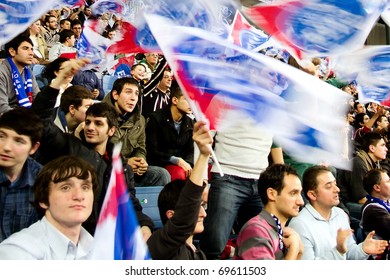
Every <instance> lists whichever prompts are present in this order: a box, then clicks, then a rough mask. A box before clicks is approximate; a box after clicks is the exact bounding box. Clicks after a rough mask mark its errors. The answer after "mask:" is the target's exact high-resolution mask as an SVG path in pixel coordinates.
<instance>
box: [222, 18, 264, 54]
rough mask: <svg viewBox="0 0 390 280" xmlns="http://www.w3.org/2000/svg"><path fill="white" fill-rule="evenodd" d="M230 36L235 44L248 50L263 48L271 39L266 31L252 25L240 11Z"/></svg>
mask: <svg viewBox="0 0 390 280" xmlns="http://www.w3.org/2000/svg"><path fill="white" fill-rule="evenodd" d="M230 36H231V38H232V39H233V43H234V44H236V45H237V46H241V47H243V48H245V49H247V50H253V49H258V48H262V45H263V44H264V43H266V42H267V41H268V39H269V36H268V35H267V34H266V33H264V31H262V30H260V29H257V28H255V27H253V26H252V25H250V24H249V23H248V21H247V20H246V19H245V18H244V17H243V15H242V14H241V13H240V12H239V11H238V10H237V12H236V15H235V16H234V20H233V24H232V29H231V34H230ZM264 48H265V47H264Z"/></svg>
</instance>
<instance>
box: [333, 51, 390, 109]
mask: <svg viewBox="0 0 390 280" xmlns="http://www.w3.org/2000/svg"><path fill="white" fill-rule="evenodd" d="M335 71H336V73H337V76H338V77H340V78H342V79H344V80H348V81H352V80H355V81H356V83H357V84H358V85H359V87H360V90H359V100H361V101H362V102H364V100H367V101H369V100H371V101H372V100H376V101H379V102H381V101H384V100H386V99H388V98H389V92H390V84H389V80H390V46H368V47H365V48H363V49H361V50H358V51H355V52H352V53H349V54H348V55H343V56H341V57H339V58H338V59H337V64H336V66H335Z"/></svg>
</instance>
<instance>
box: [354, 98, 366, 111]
mask: <svg viewBox="0 0 390 280" xmlns="http://www.w3.org/2000/svg"><path fill="white" fill-rule="evenodd" d="M359 104H363V103H362V102H360V101H358V100H356V101H355V103H353V108H354V109H355V110H357V106H358V105H359ZM363 106H364V104H363ZM364 107H366V106H364Z"/></svg>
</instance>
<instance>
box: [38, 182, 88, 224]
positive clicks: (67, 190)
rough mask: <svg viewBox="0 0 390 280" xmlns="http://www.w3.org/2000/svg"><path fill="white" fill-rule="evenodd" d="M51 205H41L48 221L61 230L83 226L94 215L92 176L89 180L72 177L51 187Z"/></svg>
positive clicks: (51, 184) (52, 183)
mask: <svg viewBox="0 0 390 280" xmlns="http://www.w3.org/2000/svg"><path fill="white" fill-rule="evenodd" d="M48 201H49V203H48V204H47V205H46V204H45V203H42V202H41V203H40V206H41V207H42V208H43V209H46V212H45V217H46V218H47V220H48V221H49V222H50V223H51V224H52V225H54V226H55V227H56V228H58V229H59V230H60V231H61V229H66V228H72V227H78V226H81V224H82V223H83V222H85V221H86V220H87V219H88V217H89V216H90V215H91V213H92V206H93V188H92V179H91V174H89V176H88V179H85V180H83V179H78V178H77V177H71V178H68V179H66V180H65V181H62V182H58V183H54V182H51V183H50V186H49V199H48Z"/></svg>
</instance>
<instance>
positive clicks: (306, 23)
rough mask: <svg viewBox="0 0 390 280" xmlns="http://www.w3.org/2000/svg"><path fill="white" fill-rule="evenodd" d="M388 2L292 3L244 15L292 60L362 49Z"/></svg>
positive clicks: (261, 7) (309, 0) (301, 0)
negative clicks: (281, 46) (290, 54)
mask: <svg viewBox="0 0 390 280" xmlns="http://www.w3.org/2000/svg"><path fill="white" fill-rule="evenodd" d="M386 4H387V0H370V1H367V0H348V1H339V0H299V1H297V0H291V1H282V2H275V3H272V4H266V5H264V4H261V5H258V6H253V7H251V8H249V9H248V10H246V12H245V14H246V15H247V16H248V17H249V18H250V19H251V20H252V21H253V22H254V23H255V24H256V25H258V26H259V27H260V28H261V29H263V30H264V31H265V32H267V33H268V34H270V35H271V36H273V37H274V38H275V39H276V40H278V41H279V42H280V43H281V44H283V45H285V46H286V48H287V50H288V51H289V52H290V53H292V54H293V55H294V56H295V57H297V58H299V59H302V58H304V57H305V56H307V57H325V56H331V55H338V54H343V53H347V52H350V51H352V50H357V49H359V48H361V47H362V46H363V45H364V42H365V40H366V38H367V36H368V34H369V33H370V31H371V29H372V27H373V25H374V24H375V23H376V21H377V20H378V17H379V16H380V14H381V13H382V11H383V10H384V8H385V5H386Z"/></svg>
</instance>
